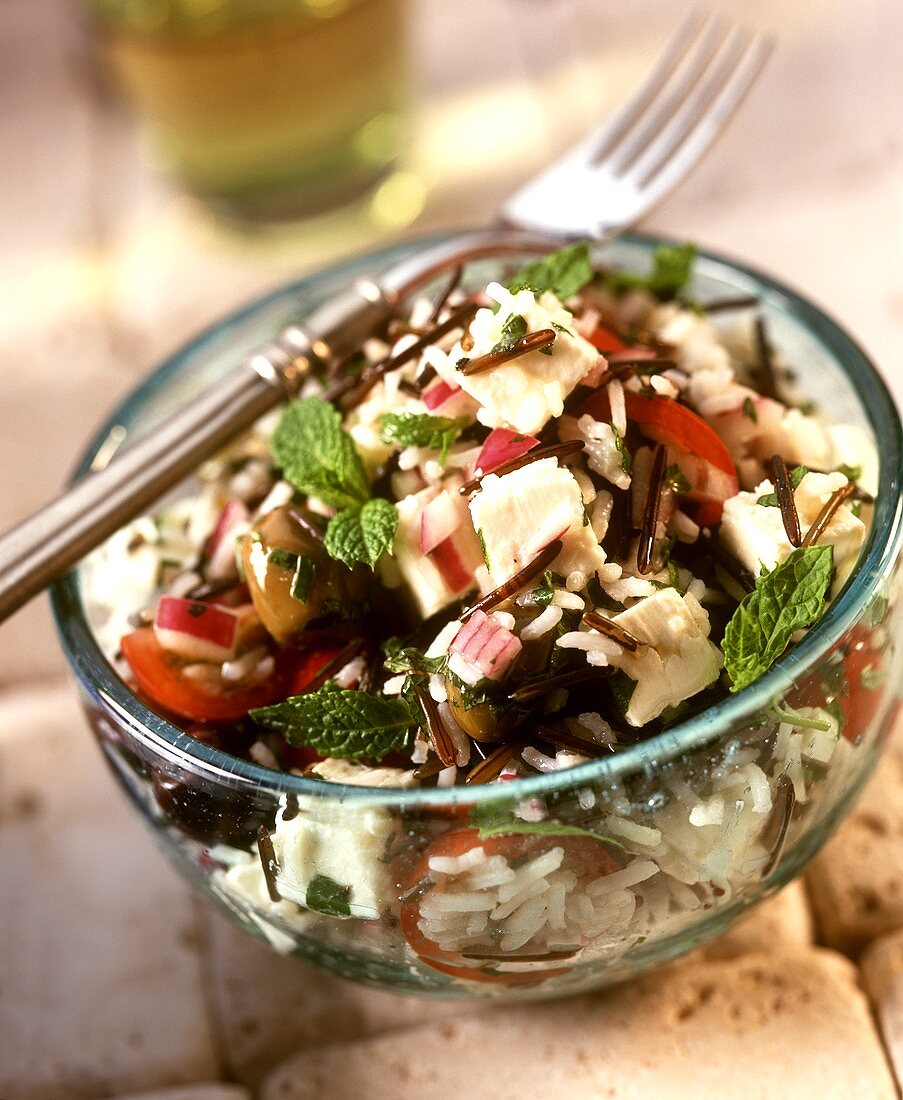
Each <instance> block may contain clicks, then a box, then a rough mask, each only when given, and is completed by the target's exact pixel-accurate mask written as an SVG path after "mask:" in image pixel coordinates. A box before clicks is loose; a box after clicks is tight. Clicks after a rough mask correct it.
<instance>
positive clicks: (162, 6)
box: [89, 0, 406, 220]
mask: <svg viewBox="0 0 903 1100" xmlns="http://www.w3.org/2000/svg"><path fill="white" fill-rule="evenodd" d="M404 2H405V0H89V3H90V7H91V10H92V12H93V14H94V16H95V22H96V25H97V27H98V30H99V46H100V51H101V56H102V58H103V60H104V62H105V63H106V64H107V65H108V67H109V68H110V69H111V70H112V71H113V73H114V75H115V77H116V78H117V80H118V82H119V83H120V84H121V85H122V87H123V88H124V90H125V93H126V95H127V96H128V98H129V99H130V100H131V101H132V102H133V104H134V105H135V106H136V107H137V109H138V111H139V113H140V115H141V116H142V118H143V120H144V123H145V126H146V129H147V133H148V137H149V139H150V144H151V146H152V148H153V150H154V153H155V156H156V157H157V158H158V163H159V164H160V166H161V167H162V168H163V169H164V170H165V171H167V172H169V173H171V174H172V175H173V176H175V177H176V178H178V179H179V180H180V182H181V183H182V184H183V185H184V186H185V187H186V188H187V189H188V190H189V191H191V192H193V193H195V194H197V195H199V196H200V197H202V198H204V199H206V200H208V201H209V202H210V203H211V204H213V205H214V206H217V207H219V208H221V209H223V210H224V211H225V212H227V213H230V214H232V215H234V216H238V217H242V218H248V219H252V220H253V219H282V218H293V217H298V216H303V215H305V214H308V213H313V212H315V211H319V210H322V209H326V208H328V207H332V206H338V205H340V204H342V203H343V202H345V201H348V200H350V199H352V198H354V197H356V196H357V195H359V194H361V193H363V192H364V191H366V190H367V189H368V188H369V187H370V186H372V185H373V184H374V183H375V182H376V181H377V180H378V179H379V178H380V177H381V176H383V175H384V174H385V173H386V171H387V169H388V168H389V166H390V165H391V164H392V162H393V161H394V159H395V157H396V156H397V153H398V151H399V147H400V144H401V140H402V137H403V130H404V109H405V100H406V65H405V49H404V41H403V37H404V36H403V22H404V11H403V9H404Z"/></svg>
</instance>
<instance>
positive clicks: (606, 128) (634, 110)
mask: <svg viewBox="0 0 903 1100" xmlns="http://www.w3.org/2000/svg"><path fill="white" fill-rule="evenodd" d="M705 21H706V20H705V17H704V16H703V15H702V14H701V13H700V12H699V11H698V10H691V11H689V12H688V13H687V15H686V16H685V17H684V19H683V20H682V21H681V23H680V25H679V26H678V28H677V30H676V31H675V32H674V34H673V35H672V36H671V38H670V39H669V40H668V42H667V44H666V45H665V48H664V50H663V51H662V54H661V56H660V58H659V60H658V61H657V63H656V64H655V66H654V67H653V69H652V71H651V72H650V73H649V75H648V76H647V77H646V79H645V80H644V81H643V83H642V84H641V85H640V87H639V88H637V90H636V91H635V92H634V94H633V95H632V96H631V97H630V98H629V99H628V100H627V102H626V103H625V104H624V106H623V107H622V108H621V109H620V110H619V111H617V112H616V113H615V115H614V117H613V118H611V119H608V120H606V122H605V123H604V124H603V125H602V127H600V129H599V131H598V133H597V134H591V135H590V136H589V140H588V141H587V142H586V144H587V145H588V146H589V148H590V150H591V151H590V154H589V160H590V162H592V163H598V162H599V161H600V160H602V159H603V158H604V157H607V156H608V155H609V153H610V152H611V150H612V149H613V148H614V147H615V146H616V145H617V143H618V142H619V141H620V140H621V138H622V137H623V136H624V134H625V133H627V132H628V131H629V130H630V129H632V127H633V126H634V125H635V124H636V122H637V120H638V119H639V118H640V117H641V116H642V115H643V113H644V112H645V111H646V110H647V108H648V107H649V105H650V104H651V103H652V102H653V101H654V100H655V97H656V96H657V95H658V93H659V92H660V91H661V89H662V88H663V87H664V85H665V84H666V83H667V81H668V80H669V79H670V77H671V75H672V73H673V72H674V70H675V69H676V68H677V66H678V65H679V64H680V63H681V61H682V60H683V59H684V57H685V56H686V54H687V51H688V50H689V49H690V47H691V46H692V45H693V43H694V42H695V41H696V39H697V38H698V37H699V32H700V31H701V30H702V28H703V26H704V24H705ZM594 143H595V144H594Z"/></svg>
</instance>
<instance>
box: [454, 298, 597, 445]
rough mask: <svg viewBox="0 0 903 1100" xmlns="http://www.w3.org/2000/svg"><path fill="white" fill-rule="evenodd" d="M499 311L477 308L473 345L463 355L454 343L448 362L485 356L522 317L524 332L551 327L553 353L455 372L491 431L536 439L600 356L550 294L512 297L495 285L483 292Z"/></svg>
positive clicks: (530, 354) (471, 333) (459, 382)
mask: <svg viewBox="0 0 903 1100" xmlns="http://www.w3.org/2000/svg"><path fill="white" fill-rule="evenodd" d="M487 293H488V294H489V296H490V297H491V298H494V299H495V301H497V302H498V303H499V306H500V308H499V310H498V312H497V313H493V312H492V310H491V309H481V310H479V311H478V312H477V315H476V317H474V319H473V321H472V323H471V325H470V337H471V338H472V340H473V347H472V348H471V349H470V350H469V351H467V352H465V351H463V350H462V349H461V347H460V344H458V345H456V346H455V347H454V348H453V349H452V351H451V353H450V355H449V359H450V360H451V362H452V363H457V361H458V359H461V358H467V359H477V358H479V357H480V356H482V355H487V354H488V353H489V352H490V351H491V350H492V348H493V347H494V346H495V345H496V344H497V343H498V342H499V339H500V338H501V335H502V330H503V328H504V327H505V324H506V323H507V322H508V321H509V320H510V319H511V317H513V316H521V317H523V318H524V320H525V321H526V323H527V331H528V332H538V331H539V330H540V329H548V328H554V329H555V332H556V337H555V343H554V344H553V345H552V348H551V351H552V354H551V355H546V354H543V353H542V352H540V351H534V352H530V353H529V354H528V355H522V356H520V357H519V358H517V359H513V360H512V361H511V362H510V363H504V364H502V365H501V366H499V367H495V368H493V369H492V370H488V371H486V372H485V373H483V374H475V375H471V376H469V377H468V376H467V375H465V374H463V373H462V372H461V371H460V370H458V371H455V379H454V380H455V382H456V383H457V385H459V386H460V387H461V388H462V389H463V390H465V391H466V392H467V393H469V394H470V395H471V396H472V397H474V398H476V400H477V401H479V403H480V405H481V408H480V410H479V412H478V413H477V418H478V419H479V420H480V422H481V423H482V424H486V425H487V426H488V427H490V428H499V427H506V428H512V429H514V431H517V432H522V433H523V434H525V435H534V434H535V433H536V432H538V431H540V430H541V429H542V428H543V427H544V426H545V424H547V423H548V421H549V420H550V419H552V418H553V417H556V416H560V415H561V414H562V412H563V411H564V400H565V398H566V397H567V396H568V394H569V393H570V392H571V390H573V389H574V387H575V386H576V385H577V383H578V382H579V381H580V379H581V378H583V376H584V375H585V374H586V373H587V371H588V370H590V369H591V368H592V367H593V366H594V365H595V364H596V363H597V362H598V360H599V352H598V351H597V350H596V349H595V348H594V347H593V345H592V344H590V343H589V341H588V340H584V338H583V337H582V336H580V335H579V334H578V333H577V330H576V329H575V328H574V318H573V316H572V314H571V313H569V312H568V310H567V309H565V308H564V306H563V305H562V304H561V302H559V300H558V299H557V298H556V297H555V295H554V294H551V293H549V292H546V293H545V294H543V295H542V296H541V297H540V298H539V299H537V298H536V297H535V295H534V294H533V292H532V291H530V290H520V291H518V292H517V293H516V294H511V293H510V292H509V291H507V290H506V289H505V288H504V287H502V286H500V285H499V284H498V283H492V284H490V286H489V287H488V288H487Z"/></svg>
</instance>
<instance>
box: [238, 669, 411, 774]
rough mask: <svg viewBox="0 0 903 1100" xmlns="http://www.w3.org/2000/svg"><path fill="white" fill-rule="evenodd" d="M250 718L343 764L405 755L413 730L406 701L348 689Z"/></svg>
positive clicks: (297, 698) (294, 700) (323, 691)
mask: <svg viewBox="0 0 903 1100" xmlns="http://www.w3.org/2000/svg"><path fill="white" fill-rule="evenodd" d="M250 713H251V717H252V718H253V719H254V721H255V722H257V723H258V724H259V725H261V726H266V727H267V728H269V729H275V730H279V732H280V733H281V734H282V736H283V737H284V738H285V739H286V741H288V743H289V744H290V745H304V746H306V747H308V748H311V749H314V750H315V751H316V752H318V753H319V754H320V755H321V756H338V757H341V758H342V759H344V760H381V759H382V758H383V757H384V756H388V755H389V753H392V752H402V751H403V750H404V748H405V747H406V745H407V742H408V735H409V733H410V730H411V727H412V726H413V725H414V718H413V716H412V714H411V711H410V709H409V708H408V705H407V703H405V702H404V700H403V699H389V698H387V697H385V696H382V695H371V694H370V693H369V692H367V691H350V690H344V689H340V688H337V687H335V685H334V684H325V685H324V686H323V687H321V688H320V690H319V691H314V692H309V693H308V694H306V695H293V696H292V697H291V698H290V699H286V700H285V701H284V702H282V703H274V704H272V705H271V706H268V707H257V708H256V709H254V710H252V711H251V712H250Z"/></svg>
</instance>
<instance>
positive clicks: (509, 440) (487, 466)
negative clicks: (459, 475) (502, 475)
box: [476, 428, 539, 474]
mask: <svg viewBox="0 0 903 1100" xmlns="http://www.w3.org/2000/svg"><path fill="white" fill-rule="evenodd" d="M538 443H539V440H538V439H534V437H533V436H532V435H520V434H518V433H517V432H511V431H509V430H508V429H507V428H493V429H492V431H491V432H490V433H489V435H488V436H487V437H486V442H485V443H484V444H483V446H482V447H481V448H480V453H479V455H478V456H477V465H476V472H477V473H480V474H491V473H492V471H493V470H497V469H498V468H499V466H501V465H503V464H504V463H505V462H511V461H512V460H513V459H515V458H520V456H521V455H525V454H526V453H527V452H528V451H532V450H533V448H534V447H535V446H536V445H537V444H538Z"/></svg>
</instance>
